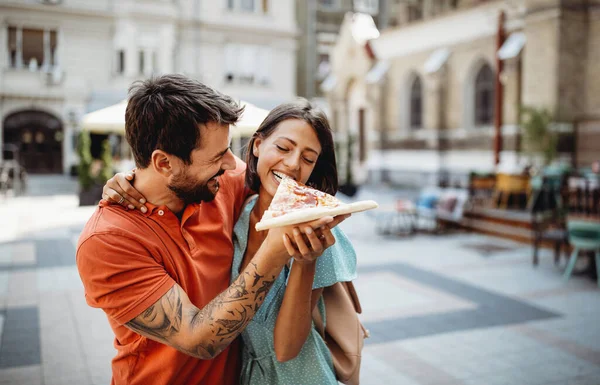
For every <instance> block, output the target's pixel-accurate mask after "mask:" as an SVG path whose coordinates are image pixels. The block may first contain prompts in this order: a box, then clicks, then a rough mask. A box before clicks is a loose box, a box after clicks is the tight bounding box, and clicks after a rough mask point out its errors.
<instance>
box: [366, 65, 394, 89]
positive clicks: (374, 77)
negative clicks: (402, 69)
mask: <svg viewBox="0 0 600 385" xmlns="http://www.w3.org/2000/svg"><path fill="white" fill-rule="evenodd" d="M389 69H390V62H388V61H387V60H380V61H378V62H377V63H376V64H375V65H374V66H373V67H372V68H371V69H370V70H369V72H368V73H367V76H366V78H365V80H366V81H367V83H369V84H374V83H379V82H380V81H381V79H383V77H384V76H385V74H386V73H387V72H388V70H389Z"/></svg>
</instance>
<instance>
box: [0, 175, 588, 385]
mask: <svg viewBox="0 0 600 385" xmlns="http://www.w3.org/2000/svg"><path fill="white" fill-rule="evenodd" d="M55 182H56V183H59V184H60V183H63V182H64V181H61V179H60V178H59V179H57V180H56V181H55ZM46 183H47V182H46ZM34 186H35V185H34ZM43 186H44V183H41V184H38V187H34V188H35V189H38V190H39V189H42V190H44V189H45V188H44V187H43ZM65 186H66V187H64V188H61V187H60V186H59V187H57V186H56V185H54V187H52V188H50V189H48V190H46V191H49V193H51V194H54V195H47V194H46V195H44V194H43V191H38V190H36V191H31V192H30V195H29V196H25V197H16V198H5V199H4V200H2V201H0V228H1V230H2V231H0V384H27V385H37V384H45V385H50V384H61V385H67V384H108V383H110V360H111V358H112V356H113V355H114V354H115V350H114V348H113V343H112V334H111V331H110V329H109V327H108V323H107V321H106V318H105V316H104V313H103V312H102V311H100V310H97V309H92V308H89V307H88V306H87V305H86V303H85V300H84V297H83V289H82V286H81V282H80V280H79V276H78V273H77V269H76V267H75V261H74V255H75V245H76V242H77V238H78V235H79V232H80V231H81V228H82V226H83V224H84V223H85V221H86V220H87V218H88V217H89V216H90V215H91V213H92V211H93V210H94V208H93V207H82V208H80V207H78V206H77V198H76V196H75V195H73V194H69V193H68V192H69V190H71V191H72V189H73V188H74V187H73V185H72V182H67V184H65ZM63 190H64V191H63ZM410 194H411V193H410V192H408V193H406V192H403V193H400V192H396V191H393V190H391V189H386V188H366V189H363V190H362V191H361V193H360V195H359V197H358V198H359V199H367V198H368V199H376V200H378V201H379V202H380V203H381V204H382V206H385V205H386V204H388V203H391V202H393V200H394V199H395V198H396V197H397V196H400V195H403V196H410ZM373 223H374V221H373V214H366V213H363V214H357V215H355V216H353V217H352V218H350V219H349V220H347V221H346V222H344V223H343V224H342V227H343V228H344V230H345V231H346V233H347V234H348V236H349V237H350V239H351V240H352V241H353V243H354V246H355V248H356V250H357V252H358V256H359V274H360V275H359V279H358V280H357V282H356V286H357V290H358V291H359V295H360V297H361V302H362V304H363V314H362V320H363V321H364V323H365V325H366V326H367V327H368V329H369V330H370V331H371V334H372V337H371V338H370V339H369V340H367V345H366V347H365V350H364V356H363V367H362V372H361V374H362V382H361V384H363V385H370V384H373V385H375V384H377V385H379V384H407V385H409V384H410V385H412V384H424V385H425V384H484V385H487V384H490V385H495V384H524V385H526V384H552V385H558V384H581V385H584V384H590V385H592V384H594V385H598V384H600V322H598V320H599V319H600V290H598V289H597V287H596V285H595V283H594V282H592V281H591V280H590V279H589V278H586V277H573V278H571V280H570V281H569V282H566V283H565V282H563V281H562V279H561V274H562V268H561V267H555V266H554V265H553V263H552V257H551V255H550V254H551V253H550V252H549V251H545V252H544V253H543V255H542V258H541V264H540V266H538V267H537V268H534V267H532V266H531V248H530V247H528V246H527V245H522V244H517V243H514V242H510V241H505V240H500V239H496V238H492V237H487V236H482V235H477V234H468V233H451V234H445V235H438V236H434V235H416V236H411V237H383V236H379V235H377V234H376V233H375V231H374V229H373ZM483 246H485V247H483Z"/></svg>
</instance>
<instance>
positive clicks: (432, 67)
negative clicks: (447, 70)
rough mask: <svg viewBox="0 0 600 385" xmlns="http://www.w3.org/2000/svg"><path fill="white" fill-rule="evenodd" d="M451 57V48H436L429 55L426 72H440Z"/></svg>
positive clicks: (425, 67)
mask: <svg viewBox="0 0 600 385" xmlns="http://www.w3.org/2000/svg"><path fill="white" fill-rule="evenodd" d="M449 57H450V50H449V49H448V48H439V49H436V50H435V51H433V52H432V53H431V55H429V57H428V58H427V61H426V62H425V66H424V69H425V73H426V74H433V73H436V72H438V71H439V70H440V69H442V67H443V66H444V64H446V62H447V61H448V58H449Z"/></svg>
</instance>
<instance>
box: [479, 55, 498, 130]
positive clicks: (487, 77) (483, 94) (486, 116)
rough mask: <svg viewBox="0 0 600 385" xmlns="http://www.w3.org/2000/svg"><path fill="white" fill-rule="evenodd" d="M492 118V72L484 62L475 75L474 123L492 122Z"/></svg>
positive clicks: (485, 123)
mask: <svg viewBox="0 0 600 385" xmlns="http://www.w3.org/2000/svg"><path fill="white" fill-rule="evenodd" d="M493 119H494V72H493V71H492V69H491V68H490V66H489V65H487V64H485V65H484V66H483V67H481V69H480V70H479V73H477V77H475V125H477V126H483V125H488V124H492V121H493Z"/></svg>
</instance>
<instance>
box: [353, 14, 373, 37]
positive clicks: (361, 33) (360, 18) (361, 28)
mask: <svg viewBox="0 0 600 385" xmlns="http://www.w3.org/2000/svg"><path fill="white" fill-rule="evenodd" d="M351 28H352V37H353V38H354V40H355V41H356V42H357V43H358V44H359V45H363V44H365V43H366V42H367V41H369V40H371V39H377V38H378V37H379V30H378V29H377V26H376V25H375V21H373V17H372V16H371V15H367V14H366V13H355V14H353V15H352V26H351Z"/></svg>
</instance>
